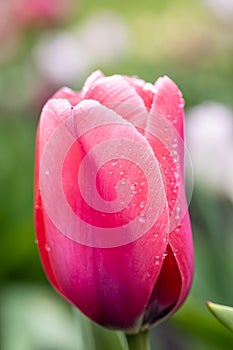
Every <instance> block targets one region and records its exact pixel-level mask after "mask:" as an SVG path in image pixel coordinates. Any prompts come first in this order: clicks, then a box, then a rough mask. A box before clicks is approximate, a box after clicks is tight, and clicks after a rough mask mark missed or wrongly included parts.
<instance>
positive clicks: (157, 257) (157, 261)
mask: <svg viewBox="0 0 233 350" xmlns="http://www.w3.org/2000/svg"><path fill="white" fill-rule="evenodd" d="M155 259H156V260H155V265H159V263H160V256H159V255H156V257H155Z"/></svg>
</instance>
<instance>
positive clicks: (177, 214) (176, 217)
mask: <svg viewBox="0 0 233 350" xmlns="http://www.w3.org/2000/svg"><path fill="white" fill-rule="evenodd" d="M180 212H181V209H180V207H176V209H175V219H177V220H178V219H179V218H180Z"/></svg>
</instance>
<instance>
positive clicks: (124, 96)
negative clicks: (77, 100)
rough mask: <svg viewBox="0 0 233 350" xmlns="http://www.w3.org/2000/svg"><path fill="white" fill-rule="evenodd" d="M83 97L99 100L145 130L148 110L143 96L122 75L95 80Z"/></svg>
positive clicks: (85, 90)
mask: <svg viewBox="0 0 233 350" xmlns="http://www.w3.org/2000/svg"><path fill="white" fill-rule="evenodd" d="M83 98H86V99H93V100H97V101H99V102H100V103H102V104H104V105H106V106H107V107H108V108H110V109H113V110H114V111H115V112H117V113H118V114H119V115H121V116H122V117H123V118H124V119H126V120H128V121H129V122H130V123H132V124H133V125H134V126H136V127H137V128H138V129H140V132H143V130H144V129H145V126H146V120H147V116H148V113H147V110H146V108H145V105H144V102H143V100H142V98H141V97H140V96H139V95H138V94H137V93H136V90H135V89H134V87H133V86H131V85H130V84H129V83H128V82H127V81H126V80H125V79H124V78H123V77H122V76H120V75H113V76H112V77H104V78H102V79H98V80H97V81H95V82H94V83H93V84H92V85H91V86H90V87H89V88H86V89H84V94H83Z"/></svg>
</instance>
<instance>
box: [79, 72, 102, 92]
mask: <svg viewBox="0 0 233 350" xmlns="http://www.w3.org/2000/svg"><path fill="white" fill-rule="evenodd" d="M103 77H104V74H103V72H101V70H96V71H95V72H93V73H92V74H91V75H90V76H89V77H88V78H87V79H86V81H85V83H84V84H83V88H82V96H83V98H85V95H86V92H87V91H88V90H89V89H91V87H92V85H93V84H94V83H95V82H97V81H98V80H99V79H101V78H103Z"/></svg>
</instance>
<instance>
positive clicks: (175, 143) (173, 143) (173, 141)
mask: <svg viewBox="0 0 233 350" xmlns="http://www.w3.org/2000/svg"><path fill="white" fill-rule="evenodd" d="M172 146H173V147H174V148H175V147H177V146H178V142H177V138H176V137H174V139H173V140H172Z"/></svg>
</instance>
